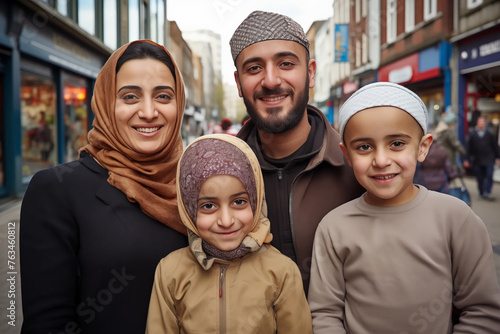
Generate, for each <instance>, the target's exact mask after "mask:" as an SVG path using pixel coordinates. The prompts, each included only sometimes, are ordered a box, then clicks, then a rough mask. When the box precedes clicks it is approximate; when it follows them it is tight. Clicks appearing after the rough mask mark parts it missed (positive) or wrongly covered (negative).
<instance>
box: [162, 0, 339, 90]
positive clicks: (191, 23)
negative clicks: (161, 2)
mask: <svg viewBox="0 0 500 334" xmlns="http://www.w3.org/2000/svg"><path fill="white" fill-rule="evenodd" d="M254 10H264V11H269V12H276V13H281V14H284V15H287V16H290V17H291V18H292V19H294V20H295V21H297V22H298V23H299V24H300V25H301V26H302V28H304V32H307V30H309V28H310V27H311V24H312V23H313V22H314V21H318V20H325V19H327V18H329V17H331V16H332V15H333V0H167V19H168V20H169V21H176V23H177V25H178V26H179V28H180V29H181V31H189V30H197V29H209V30H212V31H214V32H216V33H218V34H220V35H221V48H222V50H221V52H222V79H223V81H224V82H228V83H233V82H234V79H233V72H234V65H233V62H232V59H231V51H230V49H229V39H230V38H231V36H232V34H233V32H234V30H236V28H237V27H238V25H239V24H240V23H241V21H243V20H244V19H245V18H246V17H247V16H248V14H250V13H251V12H252V11H254Z"/></svg>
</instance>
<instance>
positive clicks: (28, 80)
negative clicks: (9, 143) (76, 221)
mask: <svg viewBox="0 0 500 334" xmlns="http://www.w3.org/2000/svg"><path fill="white" fill-rule="evenodd" d="M56 100H57V94H56V86H55V83H54V82H53V80H52V79H51V78H48V77H43V76H40V75H37V74H32V73H30V72H26V71H22V72H21V136H22V145H21V150H22V160H23V167H22V168H23V169H22V174H23V178H28V179H29V177H31V176H32V175H33V174H34V173H35V172H37V171H39V170H41V169H45V168H47V167H49V166H51V165H55V164H57V140H56V138H57V133H56V132H57V117H56Z"/></svg>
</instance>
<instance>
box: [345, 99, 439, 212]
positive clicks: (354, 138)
mask: <svg viewBox="0 0 500 334" xmlns="http://www.w3.org/2000/svg"><path fill="white" fill-rule="evenodd" d="M431 143H432V136H431V135H429V134H427V135H424V136H423V137H422V129H421V128H420V126H419V124H418V123H417V121H416V120H415V119H414V118H413V117H412V116H410V115H409V114H408V113H407V112H405V111H403V110H401V109H399V108H395V107H376V108H369V109H365V110H362V111H360V112H358V113H356V114H355V115H354V116H352V117H351V118H350V119H349V121H348V122H347V124H346V127H345V131H344V141H343V144H341V148H342V151H343V152H344V154H345V155H346V157H347V160H348V161H349V165H350V166H351V167H353V170H354V175H355V176H356V179H357V180H358V182H359V183H360V184H361V185H362V186H363V187H364V188H365V189H366V191H367V193H366V195H365V201H366V202H367V203H368V204H372V205H377V206H397V205H401V204H404V203H407V202H409V201H411V200H412V199H413V198H414V197H415V196H416V194H417V193H418V189H417V188H416V187H414V185H413V176H414V174H415V169H416V166H417V161H420V162H422V161H424V159H425V157H426V156H427V152H428V151H429V147H430V145H431Z"/></svg>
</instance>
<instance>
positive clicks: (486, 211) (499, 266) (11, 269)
mask: <svg viewBox="0 0 500 334" xmlns="http://www.w3.org/2000/svg"><path fill="white" fill-rule="evenodd" d="M498 171H499V170H497V172H498ZM465 183H466V186H467V188H468V190H469V192H470V195H471V198H472V208H473V209H474V211H475V212H476V213H477V214H478V215H479V217H481V219H482V220H483V221H484V223H485V225H486V227H487V229H488V231H489V233H490V238H491V242H492V245H493V251H494V258H495V266H496V270H497V276H498V277H499V282H500V205H499V203H500V183H499V182H496V183H495V185H494V187H493V193H494V195H495V196H496V198H497V200H496V201H486V200H480V199H479V196H478V192H477V188H476V182H475V179H474V178H471V177H467V178H465ZM20 206H21V203H20V201H18V202H11V203H8V204H4V205H3V206H0V245H1V247H0V248H1V251H2V253H1V258H2V261H1V264H0V274H1V280H0V282H1V283H0V305H1V312H0V315H1V322H0V333H3V334H18V333H20V330H21V323H22V312H21V291H20V273H19V271H20V268H19V241H18V232H19V209H20ZM12 235H13V236H14V237H15V238H14V237H9V236H12ZM11 240H12V241H11ZM14 240H15V242H14ZM9 247H10V248H9ZM9 257H10V259H9ZM9 261H10V262H9ZM9 308H10V309H9Z"/></svg>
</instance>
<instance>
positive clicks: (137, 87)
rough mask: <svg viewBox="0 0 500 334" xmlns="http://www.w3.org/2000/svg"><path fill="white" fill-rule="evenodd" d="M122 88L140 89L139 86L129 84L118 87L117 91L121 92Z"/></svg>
mask: <svg viewBox="0 0 500 334" xmlns="http://www.w3.org/2000/svg"><path fill="white" fill-rule="evenodd" d="M124 89H133V90H141V87H139V86H132V85H129V86H123V87H121V88H120V89H118V93H119V92H121V91H122V90H124Z"/></svg>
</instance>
